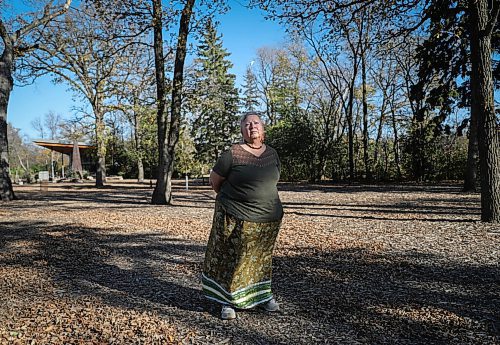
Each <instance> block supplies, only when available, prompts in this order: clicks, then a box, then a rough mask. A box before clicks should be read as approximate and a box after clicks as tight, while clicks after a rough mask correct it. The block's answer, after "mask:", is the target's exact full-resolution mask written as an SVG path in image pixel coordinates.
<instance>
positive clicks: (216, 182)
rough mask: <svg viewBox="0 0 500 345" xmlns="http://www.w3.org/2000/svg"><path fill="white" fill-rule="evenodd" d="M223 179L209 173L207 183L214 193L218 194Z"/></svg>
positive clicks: (213, 173) (212, 172) (214, 173)
mask: <svg viewBox="0 0 500 345" xmlns="http://www.w3.org/2000/svg"><path fill="white" fill-rule="evenodd" d="M225 179H226V178H225V177H222V176H220V175H219V174H217V173H216V172H214V171H211V172H210V178H209V180H208V181H209V182H210V185H211V186H212V189H213V190H214V191H215V193H219V191H220V187H221V186H222V182H224V180H225Z"/></svg>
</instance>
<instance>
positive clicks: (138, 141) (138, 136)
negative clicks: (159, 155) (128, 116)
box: [134, 112, 144, 183]
mask: <svg viewBox="0 0 500 345" xmlns="http://www.w3.org/2000/svg"><path fill="white" fill-rule="evenodd" d="M140 130H141V129H140V126H139V116H138V115H137V112H136V113H135V114H134V140H135V150H136V152H137V156H138V157H137V182H139V183H142V182H144V163H143V161H142V159H143V151H142V150H143V149H142V133H141V131H140Z"/></svg>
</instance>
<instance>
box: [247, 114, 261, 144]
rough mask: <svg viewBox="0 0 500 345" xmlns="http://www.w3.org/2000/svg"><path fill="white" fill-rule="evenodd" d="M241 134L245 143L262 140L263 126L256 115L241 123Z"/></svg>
mask: <svg viewBox="0 0 500 345" xmlns="http://www.w3.org/2000/svg"><path fill="white" fill-rule="evenodd" d="M241 133H242V134H243V139H245V141H247V142H251V143H252V142H255V141H259V139H260V141H262V140H263V139H264V125H263V124H262V122H261V121H260V119H259V117H258V116H257V115H250V116H248V117H247V118H246V119H245V120H243V122H242V123H241Z"/></svg>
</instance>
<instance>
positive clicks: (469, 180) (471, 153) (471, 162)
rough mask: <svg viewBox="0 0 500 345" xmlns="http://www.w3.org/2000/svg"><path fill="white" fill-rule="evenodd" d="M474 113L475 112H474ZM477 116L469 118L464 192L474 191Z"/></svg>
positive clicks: (475, 179) (476, 154)
mask: <svg viewBox="0 0 500 345" xmlns="http://www.w3.org/2000/svg"><path fill="white" fill-rule="evenodd" d="M474 114H475V113H474ZM477 150H478V147H477V116H474V117H473V116H472V113H471V118H470V130H469V144H468V147H467V166H466V168H465V178H464V188H463V191H464V192H475V191H476V184H477V159H478V158H477V157H478V151H477Z"/></svg>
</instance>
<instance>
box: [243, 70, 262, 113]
mask: <svg viewBox="0 0 500 345" xmlns="http://www.w3.org/2000/svg"><path fill="white" fill-rule="evenodd" d="M244 78H245V83H244V84H243V99H242V105H243V109H244V110H245V111H255V110H257V107H258V106H259V104H260V103H259V90H258V89H257V78H256V77H255V74H254V73H253V71H252V68H251V67H250V66H248V67H247V70H246V73H245V77H244Z"/></svg>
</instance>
